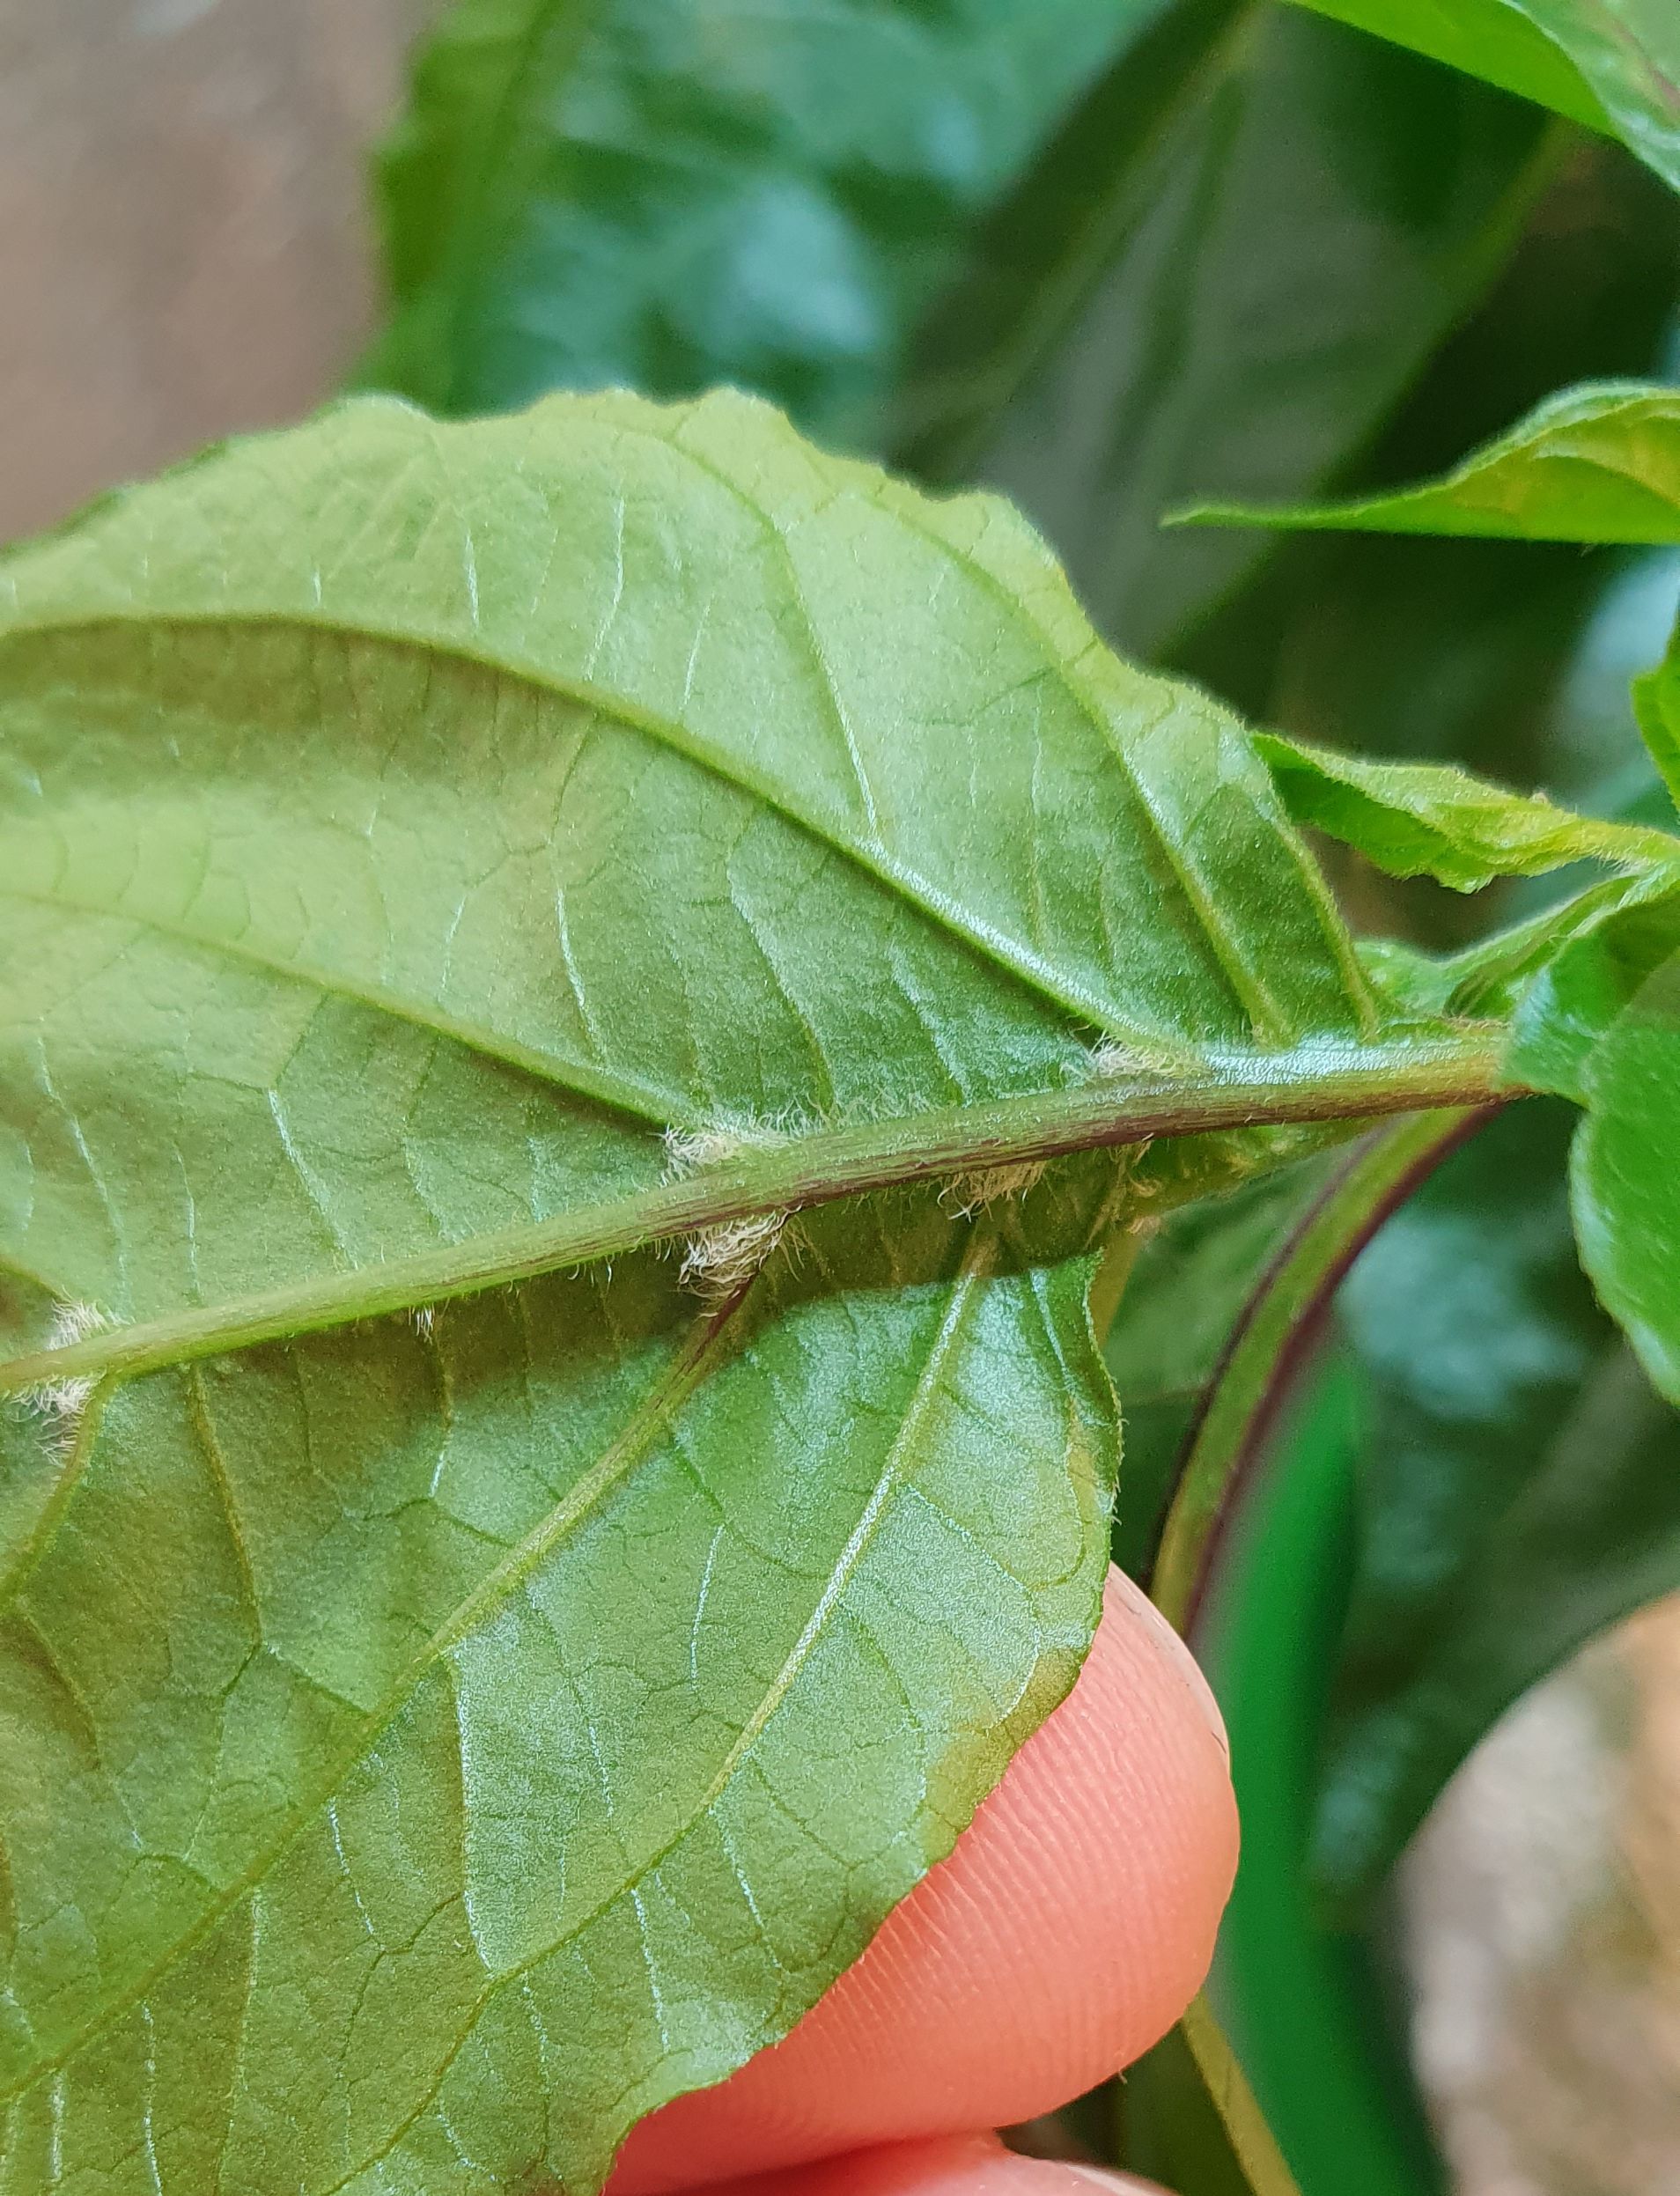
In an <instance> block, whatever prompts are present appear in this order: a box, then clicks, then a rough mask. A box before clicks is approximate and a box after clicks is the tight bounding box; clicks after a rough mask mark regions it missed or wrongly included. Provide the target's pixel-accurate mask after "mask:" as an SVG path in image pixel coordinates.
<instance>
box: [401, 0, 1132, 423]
mask: <svg viewBox="0 0 1680 2196" xmlns="http://www.w3.org/2000/svg"><path fill="white" fill-rule="evenodd" d="M1159 11H1160V0H1123V4H1122V5H1120V6H1118V7H1103V8H1094V7H1092V6H1091V5H1090V4H1089V0H1046V4H1044V5H1042V6H1035V7H1032V8H1028V9H1021V8H1019V7H1016V6H1013V5H1011V4H1008V0H961V4H959V5H958V6H956V7H954V8H942V9H937V10H931V9H923V8H908V7H903V6H897V5H884V4H881V0H843V4H841V5H839V6H837V7H825V8H821V9H815V8H812V7H809V6H807V5H804V4H801V0H776V4H774V5H772V6H770V7H769V8H765V7H757V6H754V7H746V6H742V5H741V4H740V0H652V4H646V0H641V4H635V0H610V4H608V5H606V6H601V7H589V6H585V5H582V4H580V0H460V4H457V5H455V6H454V7H453V8H452V9H451V10H450V11H448V12H447V13H446V15H445V16H444V18H443V20H442V21H441V23H440V24H439V25H438V28H437V29H436V30H435V31H434V32H433V33H431V38H430V40H429V41H427V42H426V44H425V45H424V46H423V48H421V51H420V54H419V57H418V60H417V62H416V66H415V70H414V77H413V97H412V101H411V104H410V107H409V113H408V114H407V115H406V116H405V118H404V120H403V122H402V126H401V128H400V129H399V130H398V131H397V133H396V135H395V136H394V138H393V139H392V141H391V143H390V144H389V146H388V147H387V151H386V152H385V155H384V158H383V161H382V164H381V168H380V176H379V182H380V203H381V212H382V217H383V228H384V237H385V247H386V257H387V271H388V279H389V282H390V284H391V288H392V291H393V301H394V316H393V319H392V321H391V324H390V326H389V327H388V328H387V330H386V332H385V334H384V335H383V336H382V337H381V339H380V341H379V344H378V346H377V348H376V350H375V351H374V354H373V356H372V359H371V360H370V361H369V363H368V365H367V367H366V368H365V378H366V379H367V380H370V381H371V382H372V383H373V384H375V385H376V386H378V387H384V388H390V389H394V390H396V391H398V392H400V393H401V394H404V395H408V396H411V397H414V398H416V399H417V400H418V401H419V402H423V403H424V404H426V405H428V406H429V407H430V408H431V409H433V410H438V411H444V412H454V413H461V412H478V411H490V410H497V409H503V408H505V407H507V406H510V405H514V404H519V403H524V402H528V401H529V400H530V399H531V398H532V397H534V396H535V395H538V394H541V393H542V391H543V390H545V389H549V388H555V387H571V388H593V387H599V386H601V385H610V384H617V383H623V384H629V385H630V386H632V387H637V388H639V389H642V390H644V391H645V392H647V393H648V394H653V395H689V394H696V393H697V392H698V391H699V390H701V389H704V388H705V387H708V386H709V385H710V384H711V383H713V382H718V381H730V382H734V383H737V384H740V385H741V386H743V387H749V388H753V389H755V390H757V391H759V392H761V393H763V394H767V395H770V396H773V397H775V398H777V400H778V401H780V402H782V403H784V404H785V405H787V406H788V407H789V408H790V409H791V410H792V412H793V413H794V415H795V416H797V417H799V419H800V420H801V421H802V422H803V423H804V424H807V425H809V426H811V427H813V428H816V429H820V430H822V431H824V432H826V433H829V434H835V433H839V434H843V435H844V436H846V437H847V438H851V439H856V440H862V441H864V442H866V443H868V442H872V441H874V440H876V439H877V437H876V436H875V435H874V434H873V432H872V424H873V422H874V421H875V420H876V418H877V415H878V412H879V409H880V407H881V404H882V403H883V402H884V401H885V400H886V399H887V397H888V395H889V394H890V391H891V387H892V377H893V373H894V370H895V364H896V361H897V357H898V355H899V352H900V350H901V349H902V346H903V342H904V339H905V337H906V335H907V334H908V332H909V329H910V327H911V326H912V325H913V323H914V321H915V320H916V319H917V317H918V316H919V315H920V314H921V313H923V312H924V311H925V310H926V308H927V306H929V304H930V303H931V302H932V298H933V295H934V293H935V291H936V290H937V289H938V287H939V284H940V283H941V282H943V281H944V280H945V279H947V277H948V276H949V275H950V274H951V273H952V272H953V271H954V268H955V266H956V264H957V263H958V262H959V261H960V254H961V239H962V235H963V233H964V231H965V229H966V228H967V227H968V226H969V225H971V224H972V223H973V222H974V221H976V219H977V218H978V217H979V216H980V215H981V214H982V213H983V212H984V210H986V209H987V208H988V207H989V206H990V204H991V201H992V199H993V198H994V197H995V196H996V195H997V194H998V191H999V190H1000V189H1001V188H1003V187H1004V186H1005V185H1006V183H1007V182H1008V181H1010V180H1011V179H1012V178H1013V174H1014V173H1015V171H1016V170H1017V168H1018V167H1019V166H1021V164H1022V162H1023V161H1025V160H1026V159H1027V158H1029V157H1030V155H1031V154H1032V153H1033V152H1034V151H1035V149H1036V147H1037V144H1038V142H1039V140H1040V138H1041V137H1042V136H1043V135H1044V134H1045V132H1047V131H1048V130H1049V129H1050V128H1051V127H1052V126H1053V125H1054V123H1055V122H1056V120H1057V117H1058V116H1059V114H1060V112H1061V109H1062V108H1063V107H1064V106H1065V104H1066V103H1067V101H1068V100H1069V99H1072V98H1073V97H1075V96H1076V95H1077V94H1078V93H1079V92H1080V91H1081V90H1082V89H1083V87H1084V85H1085V84H1086V82H1087V79H1088V78H1089V77H1090V76H1091V74H1092V72H1093V71H1094V70H1096V69H1098V68H1100V67H1101V66H1102V64H1103V63H1105V62H1106V61H1107V60H1108V59H1109V56H1110V55H1111V54H1112V53H1113V52H1114V51H1115V50H1116V48H1120V47H1124V45H1125V44H1126V43H1127V42H1128V41H1130V39H1131V37H1132V36H1133V35H1135V34H1136V33H1137V32H1138V30H1139V29H1141V28H1142V27H1143V26H1146V24H1147V23H1148V22H1149V21H1150V20H1151V19H1152V18H1153V16H1154V15H1155V14H1157V13H1158V12H1159Z"/></svg>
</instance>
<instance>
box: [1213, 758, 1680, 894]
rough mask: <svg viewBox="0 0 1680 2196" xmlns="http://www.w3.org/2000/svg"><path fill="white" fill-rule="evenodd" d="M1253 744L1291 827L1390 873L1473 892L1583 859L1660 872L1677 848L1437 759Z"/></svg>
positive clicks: (1664, 837) (1665, 839)
mask: <svg viewBox="0 0 1680 2196" xmlns="http://www.w3.org/2000/svg"><path fill="white" fill-rule="evenodd" d="M1255 744H1256V747H1257V748H1259V750H1260V752H1261V753H1262V754H1263V755H1264V756H1265V758H1266V761H1267V762H1268V763H1270V764H1271V773H1272V776H1273V777H1274V778H1276V780H1277V782H1278V791H1279V792H1281V793H1282V795H1283V798H1284V800H1285V802H1286V805H1287V807H1288V809H1289V813H1290V814H1291V815H1293V817H1294V819H1295V821H1296V822H1298V823H1306V824H1310V825H1312V826H1313V827H1314V828H1315V829H1318V830H1321V831H1323V832H1326V833H1328V835H1329V836H1330V837H1331V838H1334V839H1339V840H1341V841H1342V842H1343V843H1344V844H1345V845H1348V846H1352V847H1357V848H1358V850H1359V852H1360V853H1361V854H1363V855H1364V856H1365V857H1366V859H1367V860H1368V861H1372V862H1374V863H1375V865H1376V866H1377V867H1378V868H1379V869H1381V870H1383V871H1385V872H1387V873H1388V874H1389V876H1393V877H1420V876H1428V877H1433V878H1435V879H1437V880H1438V881H1439V882H1441V883H1442V884H1445V885H1450V886H1451V887H1452V888H1454V890H1455V891H1458V892H1475V891H1478V890H1479V889H1480V888H1482V887H1483V886H1484V885H1485V884H1488V883H1490V882H1491V881H1492V880H1493V879H1494V878H1495V877H1536V876H1541V875H1544V873H1546V872H1548V871H1550V870H1554V869H1561V868H1565V867H1566V866H1568V865H1569V864H1570V863H1572V862H1577V861H1584V860H1597V861H1603V862H1611V863H1615V864H1616V865H1617V866H1620V867H1622V868H1624V869H1627V870H1632V871H1635V872H1640V873H1645V872H1653V871H1668V870H1671V869H1672V868H1673V866H1674V863H1675V859H1676V855H1677V854H1680V843H1676V841H1675V840H1674V839H1672V838H1670V837H1669V835H1668V834H1667V833H1666V832H1661V831H1652V830H1647V829H1643V828H1641V827H1639V826H1636V825H1631V824H1622V823H1612V822H1601V821H1600V820H1599V819H1597V818H1595V817H1591V816H1578V815H1574V814H1572V813H1571V812H1570V811H1569V810H1568V809H1566V808H1560V807H1558V805H1557V803H1556V802H1555V801H1551V800H1546V799H1545V798H1544V796H1542V795H1540V794H1523V793H1514V792H1507V790H1506V789H1505V788H1504V787H1503V786H1499V785H1489V784H1488V783H1487V782H1486V780H1485V779H1482V778H1476V777H1471V776H1470V774H1469V772H1468V771H1465V770H1453V769H1451V768H1449V767H1448V766H1447V765H1445V764H1442V763H1367V762H1365V761H1363V760H1362V759H1361V758H1360V757H1359V756H1357V755H1337V754H1335V753H1333V752H1332V751H1331V750H1330V749H1329V748H1310V747H1307V746H1305V745H1304V744H1302V743H1301V741H1294V740H1285V739H1282V738H1280V737H1279V736H1278V734H1277V733H1256V735H1255Z"/></svg>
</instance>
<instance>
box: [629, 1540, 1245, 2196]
mask: <svg viewBox="0 0 1680 2196" xmlns="http://www.w3.org/2000/svg"><path fill="white" fill-rule="evenodd" d="M1236 1847H1237V1830H1236V1807H1235V1802H1234V1798H1233V1796H1232V1792H1231V1783H1230V1775H1229V1768H1228V1762H1227V1751H1226V1745H1225V1737H1224V1731H1223V1727H1222V1726H1221V1725H1220V1723H1219V1711H1218V1710H1217V1708H1216V1707H1215V1706H1213V1702H1212V1695H1211V1694H1210V1693H1209V1692H1208V1691H1207V1687H1206V1685H1205V1682H1204V1681H1203V1679H1202V1676H1201V1674H1200V1672H1199V1671H1198V1670H1197V1668H1196V1665H1195V1664H1194V1662H1192V1661H1191V1660H1190V1655H1189V1654H1188V1652H1187V1650H1186V1649H1185V1648H1184V1647H1183V1645H1182V1644H1181V1642H1180V1641H1179V1640H1178V1639H1177V1638H1176V1637H1175V1634H1174V1633H1173V1632H1172V1631H1171V1630H1170V1628H1169V1627H1168V1625H1166V1623H1165V1622H1164V1620H1163V1619H1162V1618H1161V1617H1160V1616H1159V1615H1158V1614H1157V1613H1156V1612H1155V1610H1153V1608H1151V1607H1150V1605H1149V1603H1148V1602H1147V1601H1146V1599H1145V1597H1144V1596H1143V1595H1141V1594H1140V1593H1139V1592H1138V1589H1137V1588H1136V1587H1134V1586H1132V1585H1131V1582H1130V1581H1127V1580H1125V1579H1124V1578H1123V1577H1122V1576H1121V1575H1120V1574H1119V1573H1117V1572H1115V1573H1110V1574H1109V1588H1108V1593H1107V1595H1106V1597H1105V1605H1104V1611H1103V1617H1102V1623H1101V1624H1100V1625H1099V1626H1098V1628H1097V1634H1096V1639H1095V1641H1094V1645H1093V1647H1092V1649H1091V1653H1090V1654H1089V1656H1088V1657H1087V1662H1086V1665H1085V1668H1084V1669H1083V1670H1082V1671H1081V1673H1080V1676H1079V1682H1078V1684H1076V1685H1075V1686H1074V1688H1073V1691H1072V1693H1071V1694H1070V1695H1069V1696H1068V1698H1067V1699H1066V1700H1065V1701H1064V1702H1063V1704H1062V1706H1060V1707H1059V1708H1057V1711H1056V1713H1054V1714H1053V1715H1052V1716H1050V1718H1049V1720H1048V1721H1046V1722H1045V1724H1044V1725H1043V1728H1042V1729H1040V1730H1039V1731H1038V1732H1037V1733H1036V1734H1035V1735H1034V1736H1033V1737H1032V1738H1031V1739H1029V1740H1028V1743H1027V1744H1026V1745H1025V1746H1024V1747H1023V1748H1022V1749H1021V1752H1020V1753H1019V1754H1018V1755H1017V1756H1016V1757H1015V1759H1014V1761H1013V1763H1012V1764H1011V1765H1010V1767H1009V1769H1008V1771H1007V1772H1006V1774H1005V1776H1004V1778H1003V1780H1002V1782H1001V1783H1000V1784H999V1785H998V1787H997V1789H996V1791H995V1792H993V1793H992V1794H991V1797H990V1798H989V1799H988V1800H987V1801H986V1802H984V1805H983V1806H982V1807H981V1809H980V1810H979V1812H978V1814H977V1815H976V1817H975V1820H974V1822H973V1823H972V1824H971V1825H970V1826H969V1829H968V1830H967V1831H965V1832H964V1833H963V1835H962V1838H961V1839H959V1840H958V1842H957V1845H956V1846H955V1849H954V1851H953V1853H951V1855H950V1856H949V1858H948V1859H947V1860H946V1861H943V1862H941V1863H940V1865H939V1867H938V1868H934V1869H932V1871H931V1872H930V1873H929V1875H927V1876H926V1877H925V1879H924V1881H923V1882H922V1883H920V1884H919V1885H918V1886H917V1889H916V1890H914V1891H913V1892H912V1893H911V1894H910V1897H909V1898H907V1899H906V1900H905V1901H904V1903H903V1905H901V1906H899V1907H898V1908H896V1909H895V1912H893V1913H892V1914H890V1915H889V1916H888V1919H887V1920H886V1922H885V1923H884V1924H883V1925H882V1927H881V1930H880V1931H879V1932H878V1934H877V1935H876V1937H875V1939H874V1942H873V1943H872V1944H871V1945H870V1947H869V1949H868V1950H867V1951H866V1953H865V1954H864V1956H863V1957H862V1958H861V1959H860V1960H858V1962H857V1964H855V1965H854V1966H852V1967H851V1968H850V1969H849V1970H848V1971H846V1973H845V1974H844V1975H843V1976H842V1977H841V1979H840V1980H839V1981H838V1982H837V1983H836V1985H835V1986H834V1988H833V1989H832V1990H831V1991H830V1992H829V1993H828V1995H827V1996H826V1997H825V1998H824V1999H823V2000H822V2001H821V2002H820V2003H819V2004H818V2005H817V2006H816V2007H815V2008H814V2009H813V2010H812V2011H811V2012H810V2013H809V2014H808V2015H807V2016H806V2018H805V2019H804V2020H803V2021H802V2022H800V2023H799V2026H798V2027H797V2028H796V2029H795V2030H793V2032H792V2034H791V2035H790V2036H789V2037H788V2038H786V2039H785V2042H783V2043H781V2044H779V2045H776V2046H774V2047H773V2048H772V2049H770V2050H768V2051H764V2052H760V2053H759V2055H758V2056H757V2057H756V2058H755V2059H754V2060H750V2061H749V2062H748V2065H747V2066H746V2067H743V2068H742V2069H741V2072H740V2073H739V2074H736V2075H734V2076H733V2078H732V2079H731V2080H730V2081H728V2082H724V2083H723V2084H721V2085H720V2086H719V2087H718V2088H717V2089H708V2090H703V2091H701V2092H699V2093H698V2094H696V2095H695V2096H692V2097H681V2098H679V2099H678V2100H677V2101H676V2102H675V2103H674V2104H669V2105H667V2106H666V2108H665V2109H664V2111H660V2112H658V2113H656V2114H654V2115H653V2117H652V2119H648V2120H646V2121H645V2122H644V2123H643V2124H642V2126H640V2127H638V2128H637V2130H636V2131H635V2133H633V2134H632V2135H631V2136H630V2141H629V2142H628V2144H627V2145H626V2147H625V2149H624V2152H623V2157H622V2159H621V2162H620V2165H619V2168H618V2170H617V2172H616V2173H615V2175H614V2177H613V2179H612V2181H611V2183H610V2184H609V2196H659V2192H664V2191H667V2190H672V2189H678V2188H685V2187H693V2186H696V2185H701V2184H704V2183H706V2182H715V2181H719V2180H731V2179H738V2178H742V2177H745V2176H746V2175H748V2174H751V2173H755V2172H763V2171H764V2170H768V2169H770V2168H772V2167H778V2166H782V2165H788V2164H793V2163H803V2162H805V2161H808V2160H812V2159H818V2158H825V2157H829V2156H832V2155H836V2154H839V2153H844V2152H851V2151H858V2150H861V2149H865V2148H870V2147H872V2146H877V2145H881V2144H885V2143H891V2142H903V2141H913V2140H917V2139H922V2138H927V2137H932V2136H939V2135H956V2134H964V2133H971V2132H972V2131H973V2130H974V2129H976V2128H981V2127H992V2126H1006V2125H1009V2124H1011V2123H1013V2122H1014V2121H1017V2120H1024V2119H1032V2118H1034V2117H1035V2116H1036V2115H1037V2114H1039V2113H1041V2112H1044V2111H1051V2110H1053V2109H1054V2107H1055V2106H1057V2104H1063V2103H1065V2101H1066V2100H1067V2099H1068V2098H1069V2097H1075V2096H1078V2095H1079V2093H1080V2092H1081V2091H1083V2090H1085V2089H1089V2088H1092V2087H1094V2085H1095V2083H1097V2082H1101V2081H1102V2080H1103V2079H1105V2078H1106V2076H1108V2075H1109V2074H1112V2073H1114V2072H1115V2071H1116V2069H1117V2068H1118V2067H1123V2066H1124V2065H1126V2064H1127V2063H1128V2062H1129V2061H1130V2060H1132V2059H1134V2058H1136V2057H1137V2056H1138V2053H1139V2052H1143V2051H1146V2050H1147V2049H1148V2047H1149V2045H1151V2044H1153V2042H1155V2040H1156V2039H1157V2038H1159V2037H1160V2036H1161V2035H1162V2034H1164V2033H1165V2031H1166V2030H1167V2029H1168V2028H1169V2027H1170V2026H1171V2024H1172V2023H1173V2022H1174V2021H1175V2019H1176V2018H1177V2017H1178V2015H1179V2014H1180V2013H1181V2012H1182V2011H1183V2008H1184V2007H1185V2005H1186V2004H1188V2002H1189V2001H1190V1998H1191V1997H1192V1996H1193V1995H1194V1993H1195V1992H1196V1990H1197V1988H1198V1987H1199V1986H1200V1984H1201V1981H1202V1979H1203V1978H1204V1976H1205V1973H1206V1971H1207V1967H1208V1964H1209V1961H1210V1960H1211V1958H1212V1948H1213V1936H1214V1931H1215V1929H1216V1927H1217V1926H1218V1922H1219V1913H1220V1912H1221V1910H1222V1908H1223V1906H1224V1904H1225V1900H1226V1898H1227V1894H1228V1892H1229V1890H1230V1887H1231V1879H1232V1875H1233V1874H1234V1869H1235V1865H1236ZM999 2170H1002V2169H999Z"/></svg>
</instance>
